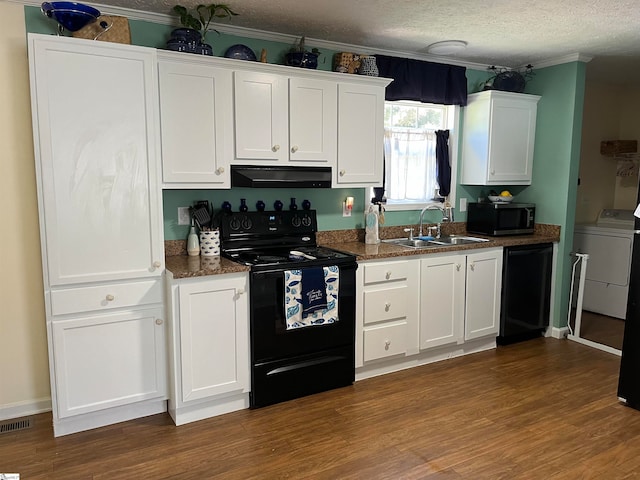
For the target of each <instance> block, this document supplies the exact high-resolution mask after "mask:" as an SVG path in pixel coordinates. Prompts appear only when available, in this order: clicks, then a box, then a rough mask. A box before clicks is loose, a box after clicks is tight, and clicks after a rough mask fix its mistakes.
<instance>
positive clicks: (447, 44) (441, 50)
mask: <svg viewBox="0 0 640 480" xmlns="http://www.w3.org/2000/svg"><path fill="white" fill-rule="evenodd" d="M465 48H467V42H464V41H462V40H445V41H443V42H436V43H432V44H431V45H429V46H428V47H427V52H428V53H431V54H433V55H451V54H452V53H458V52H461V51H462V50H464V49H465Z"/></svg>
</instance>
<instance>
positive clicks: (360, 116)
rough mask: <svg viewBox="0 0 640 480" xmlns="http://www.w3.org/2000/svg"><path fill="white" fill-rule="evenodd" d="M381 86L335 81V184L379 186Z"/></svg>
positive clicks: (382, 115) (382, 111)
mask: <svg viewBox="0 0 640 480" xmlns="http://www.w3.org/2000/svg"><path fill="white" fill-rule="evenodd" d="M383 136H384V88H383V87H374V86H370V85H351V84H343V83H341V84H338V159H337V168H336V172H335V173H334V182H333V183H334V186H338V187H367V186H376V185H377V186H380V185H382V153H383Z"/></svg>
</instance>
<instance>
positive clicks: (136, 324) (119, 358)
mask: <svg viewBox="0 0 640 480" xmlns="http://www.w3.org/2000/svg"><path fill="white" fill-rule="evenodd" d="M51 329H52V334H53V355H54V360H55V370H54V371H55V373H54V374H55V379H56V385H57V405H58V417H59V418H64V417H69V416H73V415H78V414H81V413H87V412H94V411H97V410H104V409H106V408H109V407H117V406H121V405H127V404H131V403H135V402H139V401H142V400H149V399H152V398H162V397H165V396H166V375H167V370H166V351H165V350H166V347H165V335H164V319H163V317H162V309H161V308H150V309H144V310H135V311H126V312H120V313H111V314H105V315H95V316H86V317H80V318H76V319H72V320H64V321H56V322H53V323H52V325H51Z"/></svg>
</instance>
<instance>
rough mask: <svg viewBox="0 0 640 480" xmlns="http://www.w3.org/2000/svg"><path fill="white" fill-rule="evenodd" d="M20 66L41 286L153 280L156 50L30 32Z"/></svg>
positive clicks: (157, 239) (156, 265)
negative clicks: (28, 110)
mask: <svg viewBox="0 0 640 480" xmlns="http://www.w3.org/2000/svg"><path fill="white" fill-rule="evenodd" d="M30 69H31V89H32V103H33V108H32V111H33V120H34V144H35V154H36V172H37V177H38V195H39V209H40V213H41V223H40V227H41V235H42V242H43V258H44V265H45V278H47V277H48V284H49V285H50V286H57V285H68V284H74V283H84V282H95V281H107V280H115V279H118V280H121V279H128V278H139V277H151V276H159V275H160V273H161V271H162V269H161V268H160V267H161V266H162V265H163V264H164V250H163V233H162V199H161V196H160V185H159V175H158V166H159V153H160V152H159V145H158V143H159V140H158V138H159V137H158V131H157V122H158V103H157V102H158V93H157V92H158V88H157V75H156V51H155V50H154V49H151V48H143V47H132V46H130V45H120V44H115V43H108V42H91V41H83V40H80V39H76V38H63V37H55V36H32V37H31V52H30Z"/></svg>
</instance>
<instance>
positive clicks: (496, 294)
mask: <svg viewBox="0 0 640 480" xmlns="http://www.w3.org/2000/svg"><path fill="white" fill-rule="evenodd" d="M501 288H502V250H489V251H485V252H478V253H472V254H469V255H467V295H466V298H467V303H466V308H465V333H464V338H465V340H472V339H474V338H480V337H485V336H490V335H493V336H495V335H497V334H498V331H499V329H500V296H501Z"/></svg>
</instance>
